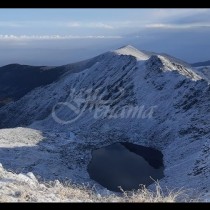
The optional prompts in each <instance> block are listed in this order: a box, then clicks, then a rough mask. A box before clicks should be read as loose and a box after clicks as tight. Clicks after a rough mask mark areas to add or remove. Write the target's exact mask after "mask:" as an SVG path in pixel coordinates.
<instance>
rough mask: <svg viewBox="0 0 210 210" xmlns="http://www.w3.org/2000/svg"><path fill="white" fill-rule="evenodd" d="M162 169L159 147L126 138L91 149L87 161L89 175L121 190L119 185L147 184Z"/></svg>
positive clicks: (101, 182) (115, 189)
mask: <svg viewBox="0 0 210 210" xmlns="http://www.w3.org/2000/svg"><path fill="white" fill-rule="evenodd" d="M163 170H164V166H163V155H162V153H161V152H160V151H158V150H156V149H153V148H149V147H144V146H140V145H136V144H132V143H127V142H126V143H114V144H112V145H109V146H106V147H102V148H100V149H97V150H94V151H93V152H92V160H91V162H90V163H89V165H88V173H89V175H90V178H91V179H93V180H95V181H96V182H98V183H99V184H101V185H102V186H104V187H105V188H107V189H109V190H111V191H116V192H119V191H121V190H120V188H119V186H121V187H122V189H123V190H135V189H138V188H139V185H141V184H143V185H146V186H148V185H150V184H152V183H153V182H154V180H160V179H161V178H163V177H164V174H163ZM151 177H152V178H151ZM153 179H154V180H153Z"/></svg>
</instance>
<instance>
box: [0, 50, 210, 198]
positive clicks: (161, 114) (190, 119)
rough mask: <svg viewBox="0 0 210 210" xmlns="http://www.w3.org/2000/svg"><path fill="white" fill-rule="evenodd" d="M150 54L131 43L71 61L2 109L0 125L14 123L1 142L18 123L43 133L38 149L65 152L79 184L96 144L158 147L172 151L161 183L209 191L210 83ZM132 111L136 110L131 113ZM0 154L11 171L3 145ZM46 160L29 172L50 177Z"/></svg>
mask: <svg viewBox="0 0 210 210" xmlns="http://www.w3.org/2000/svg"><path fill="white" fill-rule="evenodd" d="M145 58H146V57H145V53H143V54H142V52H138V51H137V50H136V49H135V48H133V47H131V46H126V47H123V48H120V49H118V50H116V51H114V52H113V51H111V52H107V53H104V54H102V55H99V56H97V57H94V58H92V59H89V60H88V61H86V62H84V63H83V64H82V66H78V65H79V64H78V65H77V66H75V65H73V64H72V66H71V68H69V69H68V67H69V66H68V65H67V66H66V67H65V68H66V71H65V73H64V74H63V75H62V77H61V78H59V79H58V80H57V81H54V82H53V83H50V84H47V85H45V86H40V87H37V88H36V89H33V90H32V91H30V92H28V93H27V94H26V95H24V96H23V97H21V98H20V99H19V100H17V101H15V102H12V103H8V104H6V105H4V106H3V107H1V108H0V119H1V121H0V128H10V129H8V130H7V129H6V130H7V131H4V129H2V132H0V139H1V138H2V139H5V138H8V139H10V138H9V135H10V134H9V133H10V132H12V131H14V130H13V128H15V127H25V129H26V130H27V129H32V130H34V131H40V132H41V133H42V136H43V137H42V140H39V141H40V143H38V144H37V148H38V150H39V148H40V150H41V149H43V148H45V149H46V150H47V151H50V152H51V153H52V154H54V153H55V154H56V155H57V154H59V158H60V159H59V160H61V162H62V167H63V170H64V171H65V173H66V172H67V171H68V178H69V179H72V180H74V181H76V182H79V183H82V182H84V181H88V182H91V183H92V182H93V181H92V180H90V178H89V175H88V173H87V170H86V169H87V164H88V163H89V161H90V160H91V151H92V149H96V148H98V147H102V146H106V145H108V144H112V143H115V142H130V143H135V144H139V145H142V146H149V147H153V148H156V149H158V150H160V151H161V152H162V153H163V155H164V156H163V157H164V165H165V171H164V173H165V177H164V178H163V179H162V180H160V183H161V185H164V186H168V187H170V188H174V187H186V188H192V189H194V190H192V192H191V194H192V196H193V194H197V193H198V192H199V193H200V192H202V193H205V190H210V189H209V188H208V187H206V186H210V181H209V178H208V177H209V171H210V161H208V160H209V159H210V155H209V153H208V152H206V151H207V149H208V148H209V146H210V145H209V144H210V142H209V137H210V128H209V126H208V123H209V117H210V112H209V111H208V110H209V108H208V107H209V102H210V94H209V93H210V86H209V84H208V81H206V80H205V78H202V77H201V76H200V75H198V74H197V73H196V72H195V71H194V69H193V68H190V67H186V66H185V65H183V64H182V63H179V62H178V61H174V60H170V58H169V57H167V58H166V57H164V56H163V55H157V54H152V53H151V55H150V56H148V58H147V59H145ZM68 105H69V106H68ZM70 105H71V106H70ZM72 107H74V110H72V109H71V108H72ZM126 110H130V113H131V114H130V115H129V112H128V113H127V115H125V113H126ZM135 110H137V114H135ZM101 113H102V114H101ZM138 114H139V115H138ZM77 115H78V116H79V117H78V116H77ZM55 116H56V118H55ZM75 116H77V117H78V119H76V118H75ZM125 116H128V117H125ZM132 116H133V117H132ZM138 116H139V118H138ZM75 119H76V120H75ZM18 130H19V129H16V130H15V131H14V132H15V135H16V138H20V139H21V135H24V134H21V132H18ZM0 131H1V130H0ZM3 131H4V132H7V136H5V135H3V133H4V132H3ZM72 133H73V135H72ZM13 135H14V134H13ZM72 136H74V138H73V137H72ZM28 138H29V137H28ZM35 138H36V137H35ZM37 138H38V137H37ZM44 139H45V140H44ZM5 142H7V141H5ZM8 142H9V140H8ZM10 142H11V140H10ZM8 144H9V143H8ZM25 146H26V147H27V144H26V145H25ZM28 146H30V145H28ZM33 146H34V144H33ZM4 147H5V145H4ZM30 151H31V150H30ZM19 152H20V151H19ZM50 152H49V153H50ZM27 154H28V153H27V152H25V153H24V152H23V154H22V155H23V156H24V157H27ZM49 157H50V154H49ZM52 157H54V156H53V155H52ZM56 157H57V156H56ZM0 158H1V159H2V160H3V163H2V165H3V166H4V167H6V168H8V169H10V167H11V165H9V161H8V157H6V155H5V152H4V150H3V151H2V152H1V149H0ZM10 158H11V157H10ZM41 158H42V157H41V156H40V157H39V156H37V157H36V158H35V159H36V166H35V167H32V166H29V165H27V164H25V165H24V170H26V171H28V172H29V171H30V172H31V171H32V172H33V173H35V174H38V175H40V176H42V174H46V173H47V172H46V171H42V170H44V169H43V167H42V161H41ZM10 162H11V161H10ZM16 162H17V163H19V162H18V160H16ZM14 164H15V163H14ZM52 164H53V163H52ZM19 165H20V163H19ZM19 165H18V166H19ZM53 166H54V165H53ZM13 167H15V166H13ZM54 167H55V168H56V166H54ZM60 170H61V169H60V168H59V169H57V168H56V171H55V174H53V173H52V174H50V176H51V177H52V178H53V177H54V178H55V177H59V176H60V177H61V176H62V172H59V171H60ZM59 173H61V174H59ZM44 178H45V176H44ZM200 180H202V182H201V181H200ZM93 183H94V184H96V185H97V186H98V187H99V185H98V184H97V183H95V182H93ZM151 188H152V186H151ZM204 188H205V189H204Z"/></svg>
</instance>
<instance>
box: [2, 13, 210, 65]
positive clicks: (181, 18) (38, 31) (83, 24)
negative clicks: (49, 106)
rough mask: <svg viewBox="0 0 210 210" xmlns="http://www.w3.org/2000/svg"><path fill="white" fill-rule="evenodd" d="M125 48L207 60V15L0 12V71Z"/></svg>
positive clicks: (209, 39) (209, 53)
mask: <svg viewBox="0 0 210 210" xmlns="http://www.w3.org/2000/svg"><path fill="white" fill-rule="evenodd" d="M126 44H132V45H134V46H135V47H137V48H138V49H144V50H150V51H156V52H165V53H168V54H171V55H173V56H175V57H178V58H181V59H183V60H186V61H188V62H197V61H203V60H210V9H0V49H1V50H0V65H5V64H8V63H23V64H24V63H25V64H31V65H62V64H66V63H70V62H74V61H79V60H81V59H86V58H89V57H92V56H95V55H97V54H100V53H102V52H105V51H107V50H112V49H115V48H118V47H121V46H122V45H126Z"/></svg>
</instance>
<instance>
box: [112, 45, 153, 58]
mask: <svg viewBox="0 0 210 210" xmlns="http://www.w3.org/2000/svg"><path fill="white" fill-rule="evenodd" d="M114 53H116V54H118V55H131V56H134V57H136V58H137V60H147V59H148V58H149V57H150V56H149V55H147V54H146V53H144V52H141V51H139V50H138V49H136V48H135V47H133V46H131V45H125V46H123V47H120V48H118V49H117V50H114Z"/></svg>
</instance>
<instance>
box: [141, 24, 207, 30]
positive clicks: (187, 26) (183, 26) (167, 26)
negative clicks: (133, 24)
mask: <svg viewBox="0 0 210 210" xmlns="http://www.w3.org/2000/svg"><path fill="white" fill-rule="evenodd" d="M145 27H146V28H159V29H190V28H191V29H193V28H209V27H210V22H209V23H191V24H165V23H155V24H148V25H146V26H145Z"/></svg>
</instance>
